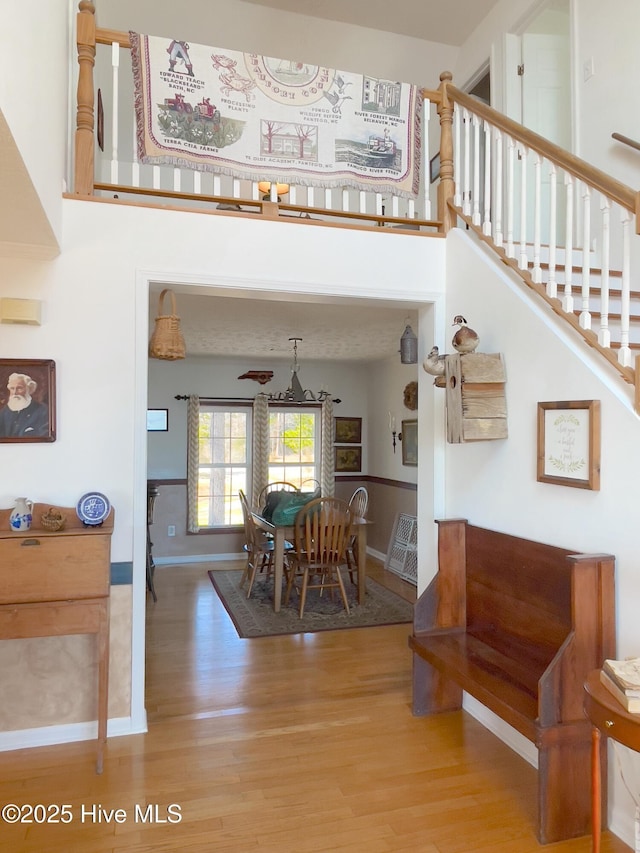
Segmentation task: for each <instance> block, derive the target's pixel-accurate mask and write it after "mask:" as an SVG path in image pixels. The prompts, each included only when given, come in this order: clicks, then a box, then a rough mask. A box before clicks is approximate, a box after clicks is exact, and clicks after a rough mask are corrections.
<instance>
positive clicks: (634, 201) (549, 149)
mask: <svg viewBox="0 0 640 853" xmlns="http://www.w3.org/2000/svg"><path fill="white" fill-rule="evenodd" d="M443 89H444V93H445V95H446V98H447V99H448V100H451V101H454V102H456V103H458V104H460V105H461V106H463V107H467V109H469V110H471V112H473V113H475V114H476V115H478V116H480V117H481V118H484V119H486V120H487V121H488V122H490V123H491V124H492V125H493V126H494V127H497V128H498V129H499V130H502V131H503V132H504V133H506V134H508V135H509V136H511V137H513V138H514V139H517V140H518V142H522V143H523V144H524V145H526V146H527V147H528V148H532V149H533V150H534V151H537V152H538V154H542V155H543V157H546V158H547V160H550V161H551V162H552V163H554V164H555V165H556V166H559V167H560V168H561V169H564V170H565V171H566V172H569V173H570V174H572V175H573V176H574V177H576V178H579V179H580V180H581V181H585V182H586V183H588V184H589V185H590V186H591V187H593V188H594V189H596V190H598V191H599V192H601V193H603V194H604V195H606V196H607V197H608V198H610V199H612V200H613V201H615V202H617V203H618V204H619V205H621V206H622V207H624V208H626V209H627V210H630V211H631V212H632V213H633V214H634V215H635V217H636V231H637V233H640V192H637V191H636V190H633V189H632V188H631V187H629V186H627V185H626V184H623V183H622V182H621V181H617V180H615V178H612V177H610V176H609V175H607V174H606V172H602V171H601V170H600V169H597V168H596V167H595V166H592V165H591V164H590V163H587V162H586V161H585V160H582V159H581V158H580V157H576V156H575V155H574V154H570V153H569V152H568V151H565V150H564V149H563V148H561V147H560V146H559V145H556V144H555V143H554V142H549V140H548V139H545V138H544V137H543V136H540V134H538V133H535V131H533V130H529V129H528V128H526V127H524V125H522V124H519V123H518V122H517V121H514V120H513V119H510V118H507V116H504V115H502V114H501V113H499V112H498V111H497V110H494V109H493V107H490V106H488V105H487V104H484V103H482V101H478V100H476V98H474V97H472V96H471V95H468V94H467V93H466V92H463V91H462V90H461V89H458V88H457V87H456V86H454V85H453V84H452V83H450V82H448V81H447V80H443ZM424 94H425V96H427V97H428V95H429V93H428V92H426V91H425V92H424ZM434 94H435V93H434ZM437 94H439V92H438V93H437Z"/></svg>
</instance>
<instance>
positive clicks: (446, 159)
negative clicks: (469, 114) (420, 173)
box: [438, 71, 455, 234]
mask: <svg viewBox="0 0 640 853" xmlns="http://www.w3.org/2000/svg"><path fill="white" fill-rule="evenodd" d="M451 80H453V75H452V74H451V72H450V71H443V72H442V74H441V75H440V86H439V87H438V91H439V92H441V99H440V103H439V104H438V115H439V116H440V183H439V184H438V219H439V220H440V221H441V222H442V230H443V231H444V233H445V234H447V233H448V231H450V229H451V228H453V226H454V224H455V223H454V216H453V213H452V212H451V210H450V208H449V205H448V202H449V201H452V200H453V188H454V186H453V103H452V102H451V101H450V100H449V98H448V96H447V83H450V82H451Z"/></svg>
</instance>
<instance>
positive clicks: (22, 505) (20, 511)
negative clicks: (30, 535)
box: [9, 498, 33, 533]
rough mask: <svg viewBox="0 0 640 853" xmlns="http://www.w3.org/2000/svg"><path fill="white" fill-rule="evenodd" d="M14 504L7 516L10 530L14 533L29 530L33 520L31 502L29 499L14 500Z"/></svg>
mask: <svg viewBox="0 0 640 853" xmlns="http://www.w3.org/2000/svg"><path fill="white" fill-rule="evenodd" d="M15 504H16V505H15V507H14V509H13V510H12V511H11V515H10V516H9V524H10V525H11V529H12V530H14V531H15V532H16V533H20V532H22V531H24V530H30V529H31V522H32V520H33V515H32V513H33V501H30V500H29V498H16V500H15Z"/></svg>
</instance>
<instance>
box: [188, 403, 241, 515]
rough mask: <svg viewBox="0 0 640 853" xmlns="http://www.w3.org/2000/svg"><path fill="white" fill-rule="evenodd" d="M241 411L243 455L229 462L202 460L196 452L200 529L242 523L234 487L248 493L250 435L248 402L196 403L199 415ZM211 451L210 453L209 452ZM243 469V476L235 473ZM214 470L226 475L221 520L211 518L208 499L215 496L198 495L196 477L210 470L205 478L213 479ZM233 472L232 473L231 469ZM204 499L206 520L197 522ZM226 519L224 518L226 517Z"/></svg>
mask: <svg viewBox="0 0 640 853" xmlns="http://www.w3.org/2000/svg"><path fill="white" fill-rule="evenodd" d="M236 413H239V414H244V415H245V417H246V421H245V422H246V433H245V439H246V453H245V459H244V461H243V462H241V463H240V462H237V461H235V462H232V461H228V462H227V461H224V462H216V461H212V462H202V455H201V454H199V461H198V526H199V527H200V529H201V530H225V529H231V528H234V527H238V526H242V507H241V506H240V499H239V497H238V489H243V491H244V492H245V493H246V494H249V491H250V487H251V476H252V471H251V465H252V458H251V456H252V454H251V447H252V436H253V412H252V409H251V407H250V406H246V405H245V406H243V405H237V404H236V405H234V404H231V403H205V404H201V407H200V417H202V416H203V415H207V414H212V415H213V414H236ZM212 455H213V454H212ZM242 470H244V472H245V475H244V478H242V477H241V476H239V475H238V473H237V472H239V471H242ZM218 471H226V472H227V476H226V477H225V492H224V501H225V504H226V506H225V509H224V513H225V520H224V521H223V522H220V521H217V522H215V521H214V520H213V512H214V509H213V506H212V502H213V501H214V500H215V499H216V497H215V495H211V493H210V495H209V497H208V499H207V498H205V497H202V498H201V497H200V489H199V486H200V480H201V478H202V476H203V473H206V472H210V473H209V475H208V479H209V481H210V483H213V478H214V476H215V472H218ZM234 472H235V473H234ZM239 481H242V485H240V484H239ZM203 500H208V504H209V505H208V509H207V520H208V522H209V523H208V524H205V525H201V524H200V506H201V501H203ZM227 519H228V520H227Z"/></svg>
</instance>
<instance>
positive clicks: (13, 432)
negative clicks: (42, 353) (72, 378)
mask: <svg viewBox="0 0 640 853" xmlns="http://www.w3.org/2000/svg"><path fill="white" fill-rule="evenodd" d="M55 440H56V363H55V361H52V360H50V359H33V358H31V359H30V358H2V359H0V442H27V443H35V442H41V441H55Z"/></svg>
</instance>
